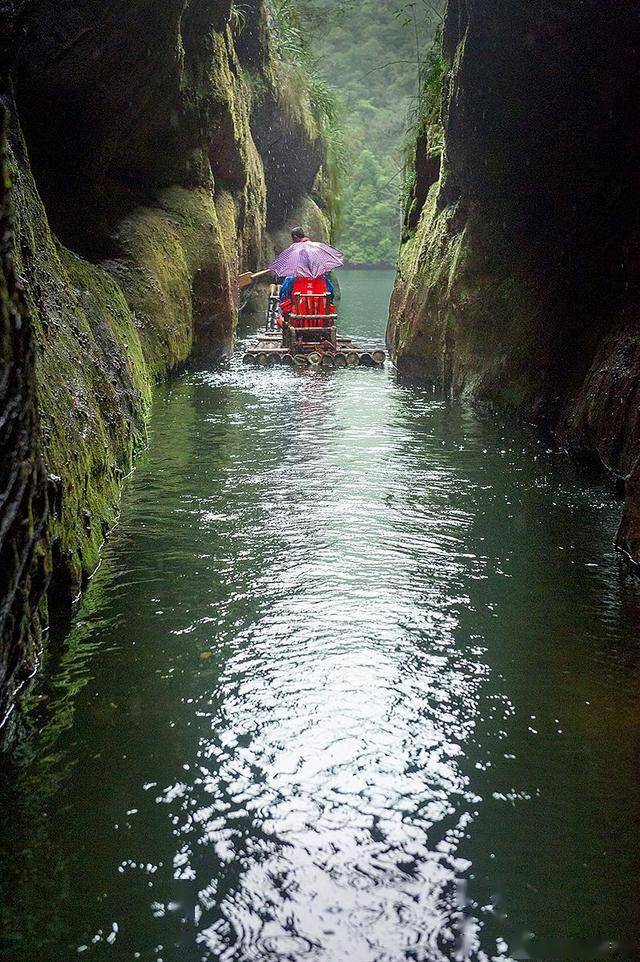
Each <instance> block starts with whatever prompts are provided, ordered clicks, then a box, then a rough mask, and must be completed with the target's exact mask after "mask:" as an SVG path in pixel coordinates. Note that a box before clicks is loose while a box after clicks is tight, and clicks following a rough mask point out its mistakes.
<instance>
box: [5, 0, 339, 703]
mask: <svg viewBox="0 0 640 962" xmlns="http://www.w3.org/2000/svg"><path fill="white" fill-rule="evenodd" d="M232 6H233V5H232V4H231V2H230V0H220V2H215V3H212V2H210V0H189V2H186V3H185V0H156V2H154V3H150V2H149V0H116V2H114V3H109V4H107V5H106V7H105V5H104V3H102V2H99V0H75V2H74V3H73V4H63V5H60V4H58V3H55V2H54V0H39V2H38V3H37V4H36V5H34V6H28V7H24V8H23V7H21V8H20V21H19V22H18V21H17V20H15V19H13V20H12V17H14V16H15V10H14V8H13V7H11V9H10V10H8V11H7V16H6V18H5V24H4V26H5V28H6V29H5V32H4V34H3V38H2V41H1V44H2V50H3V52H4V54H5V56H4V59H3V63H2V66H1V67H0V71H1V72H2V73H3V74H4V75H5V77H4V79H5V80H6V79H8V80H9V81H10V83H11V85H12V86H13V89H14V91H15V99H12V101H11V103H10V113H11V115H12V121H11V136H10V143H11V150H10V153H9V164H10V168H11V177H12V180H13V185H14V186H13V192H12V223H13V241H12V248H13V256H14V259H15V264H16V273H17V275H18V276H19V277H20V280H21V283H22V285H23V288H24V305H25V316H28V317H29V318H30V326H28V325H26V326H25V328H24V331H25V332H26V333H25V337H26V340H25V341H24V343H23V344H22V347H20V345H18V343H17V342H16V343H15V344H14V343H13V342H12V341H11V331H10V330H9V332H8V333H7V330H4V331H3V337H4V338H5V342H3V343H4V346H5V351H6V353H7V355H8V357H9V362H10V363H18V362H19V360H20V357H22V358H23V361H24V359H25V358H26V359H29V358H31V354H30V353H29V352H30V351H31V347H29V344H30V343H31V342H30V341H29V338H30V337H31V334H30V333H29V332H32V335H33V341H34V350H33V358H32V361H31V360H29V364H31V368H30V369H29V370H27V368H28V364H27V362H26V361H24V365H23V370H24V373H25V380H24V383H23V384H22V386H21V387H20V386H19V390H21V391H23V392H24V395H25V409H24V410H25V422H24V430H23V433H22V434H21V435H19V432H18V433H15V432H14V434H13V435H11V436H10V439H9V442H8V444H9V448H10V449H12V453H13V457H14V458H16V459H18V460H17V461H16V463H19V464H23V465H24V478H23V480H24V487H23V489H21V490H22V492H23V493H22V495H21V496H20V497H21V498H22V500H20V502H19V503H18V502H17V501H16V503H15V505H14V506H15V508H16V510H17V512H18V515H19V516H20V517H21V518H22V521H23V523H24V525H25V529H24V530H27V531H30V532H31V535H30V538H31V541H30V542H29V544H30V545H31V548H30V549H29V550H30V551H31V554H30V555H29V557H28V558H27V560H26V561H25V562H24V565H23V567H24V576H23V578H22V581H21V583H20V585H19V586H18V589H16V591H17V592H18V593H17V594H16V598H19V597H20V598H22V601H21V602H20V603H19V604H18V608H17V609H16V611H18V612H19V613H18V614H16V615H15V616H14V615H12V616H11V619H10V622H11V623H9V621H6V624H5V635H6V636H7V638H9V641H7V640H6V639H5V640H4V641H3V647H0V653H1V657H0V692H2V690H4V692H5V695H6V696H8V695H10V692H11V690H12V689H11V686H10V684H9V680H8V679H9V676H10V675H12V673H13V674H15V677H16V678H17V677H18V675H19V673H20V672H21V671H24V670H26V669H27V668H28V667H29V665H30V664H31V662H32V659H31V660H30V658H31V656H30V655H29V652H30V651H32V650H33V645H34V638H35V635H36V632H37V625H38V618H37V614H38V609H39V606H40V597H41V596H42V594H43V590H44V585H45V582H46V579H47V573H48V571H49V570H51V573H52V579H51V585H50V589H49V592H48V601H49V606H50V609H51V610H52V611H53V610H56V611H60V612H61V613H64V614H69V613H70V612H71V610H72V605H73V602H74V600H75V599H76V598H77V597H78V595H79V593H80V592H81V590H82V588H83V586H84V585H85V584H86V581H87V579H88V578H89V577H90V575H91V573H92V571H93V570H94V569H95V567H96V565H97V563H98V560H99V555H100V548H101V545H102V543H103V540H104V538H105V536H106V534H107V532H108V531H109V529H110V527H111V526H112V525H113V523H114V521H115V520H116V517H117V511H118V503H119V496H120V491H121V485H122V480H123V478H124V477H125V476H126V475H127V473H128V472H129V471H130V470H131V468H132V466H133V464H134V462H135V457H136V454H137V452H138V451H139V450H140V449H141V448H142V447H143V446H144V445H145V443H146V419H147V415H148V410H149V405H150V400H151V389H152V385H153V382H154V381H155V380H157V379H158V378H160V377H162V376H163V375H164V374H166V372H168V371H169V370H172V369H175V368H178V367H179V366H181V365H183V364H184V363H185V362H187V361H188V360H190V359H193V358H195V359H196V360H197V361H198V362H204V363H206V362H208V361H211V359H213V358H216V357H217V356H219V355H220V354H222V353H228V352H229V351H230V350H231V349H232V345H233V339H234V335H235V330H236V324H237V315H238V309H239V291H238V288H237V284H236V277H237V275H238V273H239V272H240V271H241V270H245V269H257V268H258V267H260V266H261V265H262V264H263V263H264V258H265V257H266V255H267V254H271V253H272V252H273V250H274V239H273V237H270V236H269V234H268V233H267V222H268V221H269V225H270V227H271V229H272V230H273V231H274V232H276V231H279V230H282V229H284V228H285V227H289V226H290V225H289V224H288V223H287V222H286V219H287V217H288V216H289V214H291V215H292V216H293V217H294V219H296V220H299V221H302V222H305V223H306V224H307V225H308V229H309V230H310V231H313V232H314V233H315V234H316V235H317V236H322V237H325V238H326V237H328V234H329V225H328V222H327V218H326V215H325V214H324V213H323V211H322V210H321V209H320V207H319V206H318V203H320V204H322V203H323V197H322V190H321V189H319V188H318V186H317V185H318V177H319V172H320V171H321V169H322V166H323V163H324V162H325V158H326V145H325V144H324V142H323V140H322V137H321V135H320V134H319V132H318V130H317V128H316V126H315V122H314V120H313V117H312V115H311V111H310V109H309V104H308V96H307V94H306V92H305V90H304V84H303V86H302V88H301V89H300V90H298V91H296V89H294V85H293V82H292V81H291V80H290V72H289V70H288V65H287V64H285V63H283V61H282V60H281V58H280V56H279V55H277V53H276V50H275V48H274V45H273V43H272V40H271V37H270V34H269V30H268V29H267V24H268V5H267V3H266V2H263V0H253V2H252V4H251V7H252V10H253V13H254V14H255V18H254V20H255V25H256V29H255V30H253V32H252V26H251V27H250V29H249V32H248V33H247V35H246V38H245V41H246V42H243V43H241V42H240V37H241V34H237V33H236V34H234V32H233V23H234V19H233V17H232ZM253 22H254V21H253V20H252V25H253ZM251 38H252V39H251ZM250 39H251V43H250V42H249V41H250ZM251 44H252V46H251ZM6 75H8V76H6ZM297 77H298V81H297V82H300V78H299V73H298V74H297ZM287 78H289V79H287ZM269 129H270V130H271V136H272V137H273V138H275V139H277V138H278V137H280V136H285V135H286V136H285V143H284V145H283V149H282V150H281V151H280V152H277V151H276V152H275V153H272V152H268V151H267V149H266V145H268V144H269V143H271V140H270V136H269ZM261 151H262V154H261ZM301 154H304V156H303V157H301V156H300V155H301ZM265 170H266V171H267V175H266V176H265ZM270 189H271V190H272V191H275V190H276V189H277V191H278V192H279V193H278V197H277V198H276V197H274V198H272V199H271V201H270V199H269V196H268V194H269V190H270ZM312 193H313V196H314V199H312V198H311V196H310V195H311V194H312ZM285 195H286V203H283V201H282V197H283V196H285ZM281 237H282V244H283V246H285V243H286V244H288V243H289V238H288V235H287V234H286V233H284V234H282V235H281ZM281 237H280V235H279V236H278V239H277V243H278V244H280V240H281ZM3 269H4V270H5V273H6V270H8V268H6V265H5V264H4V262H3ZM6 284H7V282H6V281H5V287H4V288H3V294H2V298H3V299H2V305H3V311H4V314H3V324H5V328H6V323H7V317H8V316H9V313H10V310H9V308H10V300H11V294H10V293H9V294H8V293H7V290H8V288H7V286H6ZM14 334H15V331H14ZM7 338H8V340H7ZM20 351H23V354H22V355H21V354H20ZM25 365H26V366H25ZM29 399H30V400H29ZM36 399H37V408H38V410H39V417H38V412H37V411H36ZM36 451H39V452H40V455H41V456H40V460H38V458H37V457H36ZM47 475H48V476H49V481H48V482H47V481H46V480H45V479H46V477H47ZM16 497H17V496H16ZM47 501H48V502H50V507H51V510H50V512H49V516H48V520H47V522H46V525H45V526H44V529H43V530H42V531H41V530H40V529H41V528H43V524H44V521H43V518H44V515H45V513H46V512H45V511H44V508H45V507H46V502H47ZM40 535H42V536H40ZM7 543H8V542H7ZM0 550H4V549H3V545H2V544H1V543H0ZM25 550H27V549H26V547H25ZM18 556H19V552H18ZM30 571H31V576H30V575H29V572H30ZM38 592H39V593H38ZM43 617H44V616H43ZM0 627H2V626H0ZM11 639H14V640H11ZM15 639H17V641H16V640H15ZM14 687H15V686H14ZM0 707H1V704H0Z"/></svg>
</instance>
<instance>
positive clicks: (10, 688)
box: [0, 103, 49, 727]
mask: <svg viewBox="0 0 640 962" xmlns="http://www.w3.org/2000/svg"><path fill="white" fill-rule="evenodd" d="M5 121H6V114H5V109H4V105H3V104H1V103H0V236H1V237H2V243H1V247H0V367H1V368H2V377H0V410H1V411H2V418H0V453H1V457H0V501H1V503H2V505H3V506H4V512H3V516H2V519H1V520H2V523H1V524H0V572H1V573H2V576H1V577H0V723H3V724H4V723H5V721H6V720H7V712H8V710H9V706H10V703H11V700H12V698H13V697H14V695H15V694H16V692H17V691H18V690H19V689H20V687H21V686H22V685H23V684H24V683H25V681H26V679H27V678H28V677H29V675H30V674H31V672H32V671H33V669H34V667H35V665H36V659H37V652H38V649H39V647H40V642H41V634H42V633H41V629H42V623H43V621H44V619H45V618H46V610H45V609H44V607H43V605H42V602H43V598H44V591H45V588H46V584H47V579H48V574H49V569H48V565H47V557H46V545H45V542H44V540H43V537H44V532H45V525H46V519H47V497H46V495H47V492H46V482H45V475H44V470H43V467H42V462H41V461H40V459H39V457H38V453H37V447H36V445H37V438H38V413H37V402H36V378H35V352H34V336H33V326H32V323H31V318H30V316H29V311H28V308H27V304H26V302H25V299H24V296H23V294H22V292H21V290H20V288H19V286H18V284H17V280H16V265H15V263H14V261H13V257H12V251H11V238H12V225H11V221H10V217H9V190H10V186H11V176H10V172H9V158H8V153H7V146H6V141H5ZM7 375H8V376H7ZM5 727H6V726H5Z"/></svg>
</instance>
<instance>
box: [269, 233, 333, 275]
mask: <svg viewBox="0 0 640 962" xmlns="http://www.w3.org/2000/svg"><path fill="white" fill-rule="evenodd" d="M343 264H344V255H343V254H341V253H340V251H337V250H336V249H335V248H334V247H329V245H328V244H320V243H318V242H316V241H306V242H305V243H301V244H293V245H292V246H291V247H288V248H287V249H286V251H283V252H282V254H280V256H279V257H277V258H276V259H275V261H274V262H273V264H269V270H272V271H273V273H274V274H277V275H278V277H310V278H313V277H323V276H324V275H325V274H328V272H329V271H332V270H335V268H336V267H342V266H343Z"/></svg>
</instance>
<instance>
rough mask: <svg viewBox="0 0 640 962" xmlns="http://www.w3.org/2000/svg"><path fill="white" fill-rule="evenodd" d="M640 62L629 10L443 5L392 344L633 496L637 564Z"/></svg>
mask: <svg viewBox="0 0 640 962" xmlns="http://www.w3.org/2000/svg"><path fill="white" fill-rule="evenodd" d="M639 48H640V4H638V3H635V2H634V3H630V4H624V5H613V6H612V5H603V4H600V3H597V2H584V3H581V4H577V5H569V6H568V5H567V4H564V3H560V2H552V3H546V4H544V5H532V4H521V5H512V6H509V7H508V8H507V7H505V5H504V4H502V3H499V2H497V0H450V2H449V4H448V9H447V16H446V23H445V32H444V56H445V61H446V64H447V70H446V73H445V78H444V95H443V107H442V128H443V134H444V150H443V152H442V168H441V170H439V169H438V165H437V164H436V165H434V163H433V162H432V159H431V158H432V156H433V152H432V151H431V153H430V150H431V147H432V145H430V144H429V142H428V141H429V138H428V136H426V132H424V131H423V132H422V137H423V142H422V143H420V142H419V143H418V149H417V161H416V185H415V189H414V193H413V197H412V198H411V199H410V201H409V205H408V212H407V219H406V223H405V231H404V244H403V249H402V254H401V261H400V275H399V280H398V284H397V286H396V291H395V296H394V301H393V305H392V312H391V321H390V326H389V332H388V338H389V342H390V346H391V348H392V350H393V352H394V354H395V357H396V359H397V361H398V365H399V367H400V368H401V369H402V370H404V371H406V372H407V373H410V374H413V375H416V376H419V377H421V378H427V379H429V380H431V381H433V382H434V383H436V384H437V385H438V386H440V387H441V388H443V389H444V390H445V391H450V392H452V393H454V394H462V395H467V396H470V397H474V398H477V399H479V400H482V401H485V402H489V403H491V404H495V405H497V406H499V407H503V408H505V407H506V408H509V409H512V410H515V411H517V412H518V413H520V414H523V415H525V416H527V417H534V418H536V419H538V420H541V421H543V422H544V423H545V424H546V425H548V426H549V427H551V428H552V429H553V430H554V431H555V432H556V434H557V436H558V438H559V440H560V442H561V443H562V444H563V445H565V446H566V447H567V448H570V449H574V450H576V451H578V452H580V453H581V454H587V455H588V456H590V457H591V458H593V459H596V460H597V461H599V462H600V463H601V464H602V465H603V466H604V467H605V468H606V469H607V470H608V471H610V472H612V473H613V474H614V475H615V476H616V477H617V478H619V479H620V480H621V481H626V482H627V485H626V487H627V499H628V500H627V508H626V515H625V522H624V525H623V529H622V531H621V535H620V537H621V539H622V543H623V544H624V546H625V549H626V550H628V551H629V554H630V555H632V556H633V557H635V559H636V560H639V555H638V525H637V521H636V522H634V520H633V519H634V518H636V517H637V510H638V505H637V502H636V500H635V499H637V496H638V488H637V484H636V483H634V481H633V480H632V479H634V478H636V477H637V474H638V458H639V456H640V424H639V420H638V413H637V412H638V373H639V370H640V368H639V364H640V361H639V358H640V337H639V336H638V327H637V310H638V303H639V300H640V298H639V291H638V280H639V276H640V273H639V271H638V259H637V240H638V236H639V226H640V225H639V223H638V212H637V205H636V204H635V203H634V202H633V200H632V199H633V198H634V197H637V196H638V188H639V186H640V184H639V173H638V171H639V170H640V164H639V160H640V137H639V133H638V125H637V122H636V121H635V120H634V113H635V112H636V109H637V104H638V102H639V100H640V88H639V80H638V77H639V76H640V75H639V73H638V69H637V68H638V49H639ZM631 529H634V530H635V532H636V533H635V535H634V536H630V535H629V531H630V530H631Z"/></svg>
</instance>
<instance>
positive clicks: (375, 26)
mask: <svg viewBox="0 0 640 962" xmlns="http://www.w3.org/2000/svg"><path fill="white" fill-rule="evenodd" d="M285 2H286V0H285ZM297 7H298V9H299V11H300V13H301V15H302V23H303V26H304V28H305V30H306V32H307V33H308V36H309V38H310V41H311V53H312V56H313V58H314V60H317V69H318V72H319V73H320V75H321V76H322V77H323V78H324V79H325V80H327V81H328V82H329V83H330V84H331V85H333V86H335V87H336V88H337V89H338V90H339V91H340V94H341V95H342V99H343V102H344V124H345V128H346V131H345V133H346V140H347V146H348V148H349V152H348V163H347V165H346V166H347V170H346V177H345V191H344V223H343V229H342V234H341V238H340V243H341V247H342V248H343V250H344V251H345V253H346V255H347V257H348V259H349V260H350V261H352V262H354V263H356V264H371V263H377V262H386V263H390V264H394V263H395V261H396V258H397V253H398V241H399V233H400V221H401V213H400V207H401V204H400V194H401V187H402V167H403V145H404V142H405V139H406V132H407V126H408V122H407V117H408V114H410V113H411V110H412V109H413V108H414V107H415V104H416V99H417V96H418V90H419V79H418V78H419V73H420V71H419V64H418V58H419V57H421V56H423V55H424V51H425V50H426V49H428V47H429V43H430V40H431V37H432V36H433V34H434V32H435V29H436V27H437V24H438V22H439V16H438V7H439V2H438V0H436V3H435V4H431V3H430V2H428V0H417V2H416V3H402V2H401V0H358V2H353V0H297ZM409 123H410V121H409Z"/></svg>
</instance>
